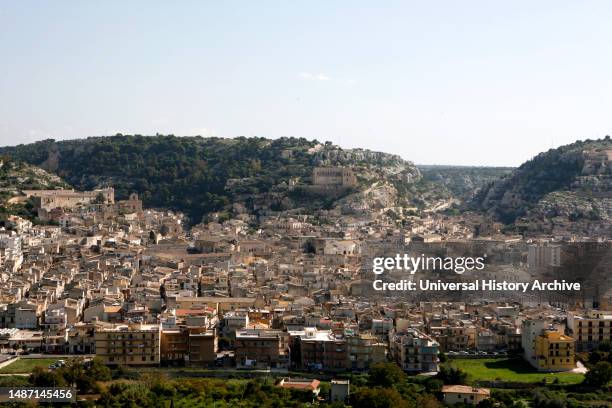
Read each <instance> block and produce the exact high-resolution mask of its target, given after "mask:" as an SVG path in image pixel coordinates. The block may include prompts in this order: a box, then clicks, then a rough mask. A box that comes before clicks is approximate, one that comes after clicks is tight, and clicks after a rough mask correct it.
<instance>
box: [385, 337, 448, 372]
mask: <svg viewBox="0 0 612 408" xmlns="http://www.w3.org/2000/svg"><path fill="white" fill-rule="evenodd" d="M390 352H391V356H392V357H393V359H394V360H395V362H396V363H397V364H398V365H399V366H400V367H401V368H402V369H403V370H404V371H406V372H411V373H419V372H437V371H438V370H439V363H440V359H439V358H438V353H439V344H438V342H437V341H435V340H434V339H433V338H431V337H430V336H428V335H426V334H425V333H422V332H420V331H418V330H416V329H411V328H409V329H405V330H403V331H400V332H393V333H392V334H391V336H390Z"/></svg>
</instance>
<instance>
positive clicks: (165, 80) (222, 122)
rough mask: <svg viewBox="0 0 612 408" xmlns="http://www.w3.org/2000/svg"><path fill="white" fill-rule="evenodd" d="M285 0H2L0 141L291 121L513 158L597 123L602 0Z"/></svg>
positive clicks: (261, 129)
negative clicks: (221, 0) (173, 0)
mask: <svg viewBox="0 0 612 408" xmlns="http://www.w3.org/2000/svg"><path fill="white" fill-rule="evenodd" d="M375 3H384V5H382V6H381V5H375ZM300 4H301V5H300ZM300 4H298V2H295V1H276V2H268V1H242V2H238V1H236V2H230V1H227V2H220V1H215V2H212V1H210V2H206V1H193V2H188V1H177V2H170V1H163V2H161V1H160V2H155V1H141V2H139V1H129V2H128V1H115V2H113V1H59V0H55V1H51V0H49V1H40V2H35V1H8V0H6V1H2V2H0V144H2V145H6V144H18V143H23V142H31V141H35V140H40V139H44V138H49V137H51V138H55V139H62V138H77V137H85V136H90V135H106V134H114V133H117V132H122V133H140V134H154V133H156V132H159V133H174V134H176V135H195V134H200V135H203V136H205V135H216V136H223V137H233V136H239V135H244V136H267V137H273V138H275V137H279V136H298V137H306V138H316V139H319V140H321V141H324V140H331V141H333V142H336V143H339V144H340V145H342V146H344V147H366V148H370V149H376V150H382V151H387V152H394V153H399V154H401V155H402V156H403V157H404V158H406V159H409V160H412V161H414V162H417V163H428V164H429V163H439V164H486V165H490V164H497V165H518V164H520V163H521V162H523V161H525V160H526V159H529V158H530V157H532V156H533V155H535V154H536V153H538V152H540V151H542V150H546V149H548V148H550V147H551V146H559V145H562V144H566V143H569V142H572V141H574V140H576V139H586V138H598V137H603V136H605V135H606V134H608V133H612V131H611V128H612V92H611V91H612V80H611V78H612V52H611V50H612V45H611V44H612V23H611V22H610V21H611V20H610V19H611V17H612V2H609V1H599V2H597V1H577V0H576V1H559V0H557V1H515V0H513V1H506V2H501V1H456V0H453V1H419V2H408V1H399V2H388V1H387V2H374V1H369V2H359V1H354V0H352V1H329V0H326V1H313V0H309V1H303V2H300Z"/></svg>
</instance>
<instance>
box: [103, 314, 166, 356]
mask: <svg viewBox="0 0 612 408" xmlns="http://www.w3.org/2000/svg"><path fill="white" fill-rule="evenodd" d="M94 338H95V342H96V356H97V357H100V358H101V359H102V361H103V362H104V364H108V365H159V362H160V329H159V326H158V325H146V324H133V325H128V324H120V325H117V326H114V327H112V328H101V329H96V332H95V335H94Z"/></svg>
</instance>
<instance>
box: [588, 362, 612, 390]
mask: <svg viewBox="0 0 612 408" xmlns="http://www.w3.org/2000/svg"><path fill="white" fill-rule="evenodd" d="M610 380H612V364H610V363H608V362H607V361H600V362H599V363H597V364H595V366H594V367H593V368H591V369H590V370H589V371H587V373H586V374H585V376H584V383H585V384H586V385H589V386H591V387H603V386H604V385H606V384H608V383H609V382H610Z"/></svg>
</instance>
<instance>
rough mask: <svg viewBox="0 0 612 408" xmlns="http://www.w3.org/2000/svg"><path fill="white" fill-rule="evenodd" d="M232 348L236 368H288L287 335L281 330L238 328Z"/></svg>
mask: <svg viewBox="0 0 612 408" xmlns="http://www.w3.org/2000/svg"><path fill="white" fill-rule="evenodd" d="M234 349H235V353H236V354H235V356H236V367H237V368H258V369H268V368H276V369H283V368H289V335H288V334H287V333H286V332H283V331H281V330H269V329H244V330H238V331H236V340H235V342H234Z"/></svg>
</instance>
